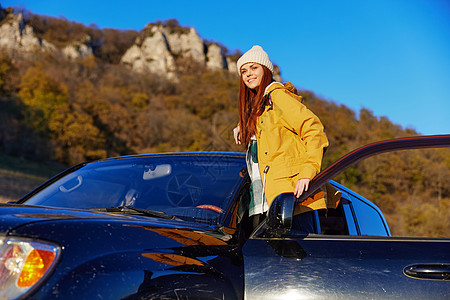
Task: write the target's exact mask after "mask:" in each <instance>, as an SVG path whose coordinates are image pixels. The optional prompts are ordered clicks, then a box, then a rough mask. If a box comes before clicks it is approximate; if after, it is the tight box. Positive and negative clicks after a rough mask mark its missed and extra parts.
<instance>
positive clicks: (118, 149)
mask: <svg viewBox="0 0 450 300" xmlns="http://www.w3.org/2000/svg"><path fill="white" fill-rule="evenodd" d="M238 56H239V53H233V54H230V53H228V50H227V49H226V47H225V46H223V45H219V44H218V43H210V42H207V41H204V40H202V39H201V38H200V37H199V35H198V34H197V33H196V32H195V30H192V28H185V27H183V26H181V25H180V24H179V23H178V22H177V21H176V20H168V21H164V22H155V23H150V24H149V25H147V26H146V27H145V28H144V29H143V30H141V31H140V32H134V31H120V30H115V29H105V30H100V29H98V28H95V27H92V26H91V27H86V26H83V25H81V24H78V23H75V22H69V21H67V20H63V19H57V18H51V17H42V16H38V15H33V14H31V13H27V12H22V13H17V12H13V11H12V10H11V9H5V10H1V12H0V128H1V129H0V153H1V154H2V155H3V156H2V157H3V158H4V159H1V162H0V171H1V172H0V177H1V178H2V179H1V180H0V181H1V182H2V183H4V182H6V183H7V184H2V185H1V186H0V194H1V195H3V197H4V196H5V195H6V197H10V198H8V199H14V198H15V197H19V194H20V193H22V192H15V193H11V190H13V189H15V187H14V186H15V185H16V186H18V184H17V181H20V182H22V181H23V180H24V179H23V178H24V177H23V176H24V175H27V174H28V172H24V170H23V166H22V165H20V163H18V162H20V161H26V162H27V164H48V163H49V162H50V161H54V162H57V163H59V164H62V165H66V166H67V165H73V164H76V163H79V162H82V161H85V160H92V159H97V158H104V157H109V156H116V155H127V154H134V153H151V152H169V151H196V150H199V151H216V150H221V151H243V150H244V149H243V148H242V147H241V146H237V145H235V144H234V142H233V137H232V129H233V128H234V126H235V125H236V123H237V120H238V117H237V95H238V90H239V84H238V77H237V75H236V72H235V69H233V67H234V65H235V61H236V58H237V57H238ZM277 70H278V71H277V72H278V73H277V75H278V76H280V73H279V69H277ZM300 94H301V95H302V96H303V98H304V103H305V105H307V106H308V107H309V108H310V109H311V110H312V111H313V112H314V113H315V114H317V115H318V116H319V117H320V119H321V120H322V122H323V123H324V125H325V128H326V132H327V135H328V137H329V140H330V147H329V148H328V149H327V152H326V155H325V157H324V165H325V166H327V165H329V164H330V163H331V162H333V161H334V160H336V159H337V158H339V157H340V156H342V155H344V154H345V153H347V152H348V151H350V150H353V149H355V148H357V147H359V146H362V145H364V144H367V143H369V142H373V141H378V140H383V139H388V138H393V137H402V136H412V135H417V134H418V133H417V132H415V131H414V130H410V129H404V128H402V127H401V126H399V125H396V124H393V123H392V122H391V121H390V120H389V119H387V118H385V117H377V116H374V115H373V113H372V112H371V111H370V110H369V109H362V110H361V111H359V112H355V111H353V110H351V109H349V108H348V107H346V106H344V105H338V104H336V103H334V102H332V101H328V100H325V99H322V98H320V97H318V96H317V95H315V94H314V92H312V91H301V92H300ZM17 159H18V160H17ZM396 159H397V160H398V161H402V164H401V165H389V166H385V165H384V162H383V161H379V162H373V163H371V164H369V165H363V166H360V167H355V168H353V169H352V170H350V171H349V172H347V173H346V174H344V175H342V176H341V178H340V180H341V182H344V183H345V184H346V185H347V186H349V187H350V188H353V189H355V190H356V191H360V192H364V191H370V193H371V194H369V195H370V200H372V201H374V202H375V203H376V204H377V205H379V206H380V208H381V209H382V210H383V212H384V213H386V214H387V216H388V222H389V224H390V226H391V228H392V231H393V232H394V233H395V234H406V235H418V234H422V233H423V232H422V231H423V228H432V229H431V232H426V234H427V235H430V236H450V227H449V226H448V220H450V210H449V209H448V208H449V206H450V191H449V184H448V183H449V182H448V181H449V178H450V171H449V166H450V154H449V151H447V150H443V151H434V152H427V154H426V155H420V156H418V157H397V158H396ZM11 160H12V161H15V163H13V164H9V165H8V166H7V165H6V162H7V161H11ZM430 166H431V167H430ZM37 169H39V168H37ZM51 170H54V171H53V172H56V170H58V171H59V168H56V169H54V168H51ZM418 170H420V171H424V174H425V175H424V176H422V177H414V176H413V175H414V174H415V173H416V171H418ZM436 170H439V172H438V173H436V172H437V171H436ZM14 172H16V173H14ZM51 172H52V171H50V173H51ZM394 173H396V174H399V176H400V177H401V180H400V181H398V182H397V183H395V184H396V185H393V182H391V181H390V180H389V176H386V174H390V175H391V174H394ZM33 174H34V175H35V176H37V177H33V179H32V180H31V182H32V183H30V184H29V185H28V186H26V188H25V189H27V188H28V187H29V188H30V189H31V187H32V186H35V185H36V184H37V182H38V181H40V180H44V178H48V177H49V176H51V175H53V174H48V173H47V174H44V173H43V174H36V173H33ZM10 178H16V179H14V180H11V179H10ZM386 178H387V179H386ZM436 182H438V183H439V184H438V185H435V184H434V183H436ZM8 186H9V187H8ZM20 186H23V185H20ZM411 186H417V187H419V186H420V187H421V188H420V189H419V190H415V191H414V197H413V196H411V197H409V196H408V197H405V195H408V193H409V191H410V190H411ZM21 191H23V189H22V190H21ZM363 194H365V193H363ZM435 198H436V199H438V200H436V201H437V202H436V203H437V205H434V206H430V205H429V203H428V202H427V200H429V199H435ZM407 207H409V208H411V209H409V210H408V209H405V208H407ZM412 208H414V209H412ZM417 209H418V210H419V211H420V212H421V213H420V215H421V216H422V215H423V216H426V217H425V219H423V220H422V219H421V220H416V219H417V217H414V218H413V217H411V215H410V214H411V211H412V210H417ZM437 214H439V215H440V219H441V220H442V219H443V220H444V221H443V222H440V224H437V223H436V221H435V220H436V215H437ZM421 218H422V217H421ZM446 224H447V225H446Z"/></svg>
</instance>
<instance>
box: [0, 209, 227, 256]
mask: <svg viewBox="0 0 450 300" xmlns="http://www.w3.org/2000/svg"><path fill="white" fill-rule="evenodd" d="M225 231H227V232H225ZM232 231H233V230H232ZM0 234H1V235H10V236H24V237H29V238H36V239H44V240H53V241H55V242H57V243H60V244H61V245H67V244H71V243H72V244H74V243H77V244H80V243H85V242H86V241H90V242H91V243H92V244H96V245H101V246H104V245H103V244H107V245H109V246H110V247H112V248H115V249H117V248H123V247H125V248H128V247H134V246H138V247H141V246H142V244H148V245H147V246H146V248H166V247H178V246H186V245H189V246H194V245H211V246H219V245H226V244H227V241H228V240H229V239H231V235H232V234H233V232H230V231H229V230H226V229H225V230H222V228H211V227H208V226H206V225H202V224H196V223H191V222H186V221H178V220H168V219H161V218H154V217H145V216H140V215H126V214H117V213H106V212H96V211H86V210H76V209H60V208H49V207H33V206H21V205H8V204H3V205H0ZM138 244H139V245H138ZM133 245H134V246H133Z"/></svg>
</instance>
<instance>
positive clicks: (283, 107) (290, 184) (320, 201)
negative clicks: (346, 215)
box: [256, 82, 340, 214]
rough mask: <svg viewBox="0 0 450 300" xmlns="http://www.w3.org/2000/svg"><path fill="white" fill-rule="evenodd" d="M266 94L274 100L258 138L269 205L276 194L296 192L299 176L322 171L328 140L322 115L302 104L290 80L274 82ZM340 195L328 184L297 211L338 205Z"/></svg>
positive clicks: (262, 119)
mask: <svg viewBox="0 0 450 300" xmlns="http://www.w3.org/2000/svg"><path fill="white" fill-rule="evenodd" d="M267 94H270V100H271V101H269V103H267V105H266V107H265V111H264V112H263V113H262V115H261V116H259V117H258V119H257V124H256V129H257V133H256V139H257V145H258V164H259V170H260V172H261V178H262V180H263V185H264V191H265V195H266V199H267V201H268V204H269V205H270V204H271V202H272V200H273V199H274V198H275V197H276V196H277V195H279V194H281V193H293V192H294V189H295V186H296V184H297V181H298V180H299V179H301V178H309V179H312V178H313V177H314V176H315V175H316V174H317V173H318V172H319V171H320V167H321V163H322V156H323V151H324V148H325V147H327V146H328V139H327V137H326V135H325V132H324V128H323V125H322V123H321V122H320V120H319V118H318V117H317V116H316V115H314V114H313V113H312V112H311V111H310V110H309V109H308V108H306V106H305V105H304V104H302V103H301V97H300V96H298V95H297V90H296V89H295V87H294V86H293V85H292V84H291V83H289V82H288V83H285V84H281V83H278V82H275V83H272V84H271V85H269V86H268V87H267V89H266V92H265V95H267ZM330 195H331V197H330ZM327 198H329V199H327ZM339 198H340V195H339V193H338V192H337V191H336V190H335V189H333V187H332V186H331V185H327V186H326V187H324V188H323V189H322V190H321V191H318V192H317V193H316V194H315V195H312V196H311V197H310V198H308V199H307V200H306V201H304V202H303V203H301V204H299V205H297V206H296V208H295V212H294V214H299V213H302V212H305V211H310V210H316V209H322V208H327V207H336V206H337V203H338V201H339ZM327 202H328V205H327Z"/></svg>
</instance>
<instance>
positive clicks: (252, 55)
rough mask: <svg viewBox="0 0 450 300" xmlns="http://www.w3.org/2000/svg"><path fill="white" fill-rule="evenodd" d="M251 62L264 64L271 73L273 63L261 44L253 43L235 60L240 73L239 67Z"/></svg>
mask: <svg viewBox="0 0 450 300" xmlns="http://www.w3.org/2000/svg"><path fill="white" fill-rule="evenodd" d="M249 62H253V63H258V64H260V65H262V66H265V67H266V68H267V69H269V70H270V72H272V74H273V64H272V62H271V61H270V59H269V55H267V53H266V52H265V51H264V50H263V48H262V47H261V46H258V45H255V46H253V47H252V49H250V50H248V51H247V52H245V53H244V54H243V55H242V56H241V57H240V58H239V59H238V61H237V63H236V64H237V70H238V73H239V75H241V67H242V66H243V65H245V64H246V63H249Z"/></svg>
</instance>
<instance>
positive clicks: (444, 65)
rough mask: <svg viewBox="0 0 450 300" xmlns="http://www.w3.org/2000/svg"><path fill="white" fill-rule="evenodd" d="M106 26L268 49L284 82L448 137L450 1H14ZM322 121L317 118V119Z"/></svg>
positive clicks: (13, 0) (39, 10)
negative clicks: (174, 25)
mask: <svg viewBox="0 0 450 300" xmlns="http://www.w3.org/2000/svg"><path fill="white" fill-rule="evenodd" d="M1 5H2V7H9V6H19V7H22V8H26V9H28V10H30V11H32V12H33V13H36V14H41V15H49V16H55V17H61V16H64V17H65V18H67V19H68V20H70V21H76V22H80V23H83V24H86V25H90V24H96V25H97V26H98V27H100V28H116V29H135V30H138V31H139V30H141V29H143V28H144V27H145V25H146V24H147V23H151V22H154V21H156V20H167V19H171V18H176V19H178V21H179V22H180V24H181V25H183V26H189V27H194V28H196V30H197V32H198V33H199V35H200V36H201V37H202V38H203V39H207V40H213V41H216V42H219V43H221V44H223V45H225V46H226V47H227V48H228V49H230V50H231V51H233V50H235V49H239V50H241V51H242V52H245V51H247V50H248V49H250V48H251V47H252V45H254V44H259V45H261V46H262V47H263V48H264V49H265V50H266V51H267V52H268V53H269V56H270V58H271V60H272V61H273V62H274V63H275V64H277V65H279V66H280V68H281V75H282V77H283V80H284V81H291V82H292V83H293V84H294V85H295V86H296V87H297V88H300V89H305V90H311V91H313V92H315V93H316V94H317V95H319V96H321V97H323V98H325V99H327V100H332V101H334V102H336V103H339V104H344V105H346V106H348V107H350V108H352V109H353V110H355V111H356V112H358V111H359V110H360V109H361V108H362V107H365V108H368V109H370V110H372V111H373V112H374V114H375V115H376V116H387V117H388V118H389V119H390V120H391V121H392V122H394V123H396V124H399V125H401V126H403V127H404V128H405V127H410V128H414V129H416V130H417V131H418V132H420V133H422V134H450V118H449V116H448V115H449V114H450V0H340V1H334V0H322V1H320V0H318V1H306V0H298V1H263V0H260V1H245V0H239V1H214V0H209V1H195V0H192V1H170V0H167V1H161V0H159V1H152V0H147V1H144V0H142V1H138V0H128V1H116V0H96V1H91V0H89V1H86V0H78V1H61V0H39V1H36V0H7V1H1ZM319 117H320V116H319Z"/></svg>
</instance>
